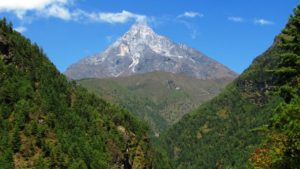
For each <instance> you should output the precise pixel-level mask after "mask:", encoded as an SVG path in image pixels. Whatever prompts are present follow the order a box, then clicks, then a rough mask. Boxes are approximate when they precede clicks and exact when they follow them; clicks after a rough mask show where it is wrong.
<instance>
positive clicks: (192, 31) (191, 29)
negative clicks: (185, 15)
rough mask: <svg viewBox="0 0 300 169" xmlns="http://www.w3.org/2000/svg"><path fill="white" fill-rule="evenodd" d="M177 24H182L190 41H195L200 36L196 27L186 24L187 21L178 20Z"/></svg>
mask: <svg viewBox="0 0 300 169" xmlns="http://www.w3.org/2000/svg"><path fill="white" fill-rule="evenodd" d="M178 22H179V23H181V24H183V25H184V26H185V27H186V28H187V30H188V31H189V35H190V37H191V39H197V37H198V36H199V35H200V32H199V30H198V27H197V26H196V25H194V24H192V23H190V22H187V21H183V20H179V21H178Z"/></svg>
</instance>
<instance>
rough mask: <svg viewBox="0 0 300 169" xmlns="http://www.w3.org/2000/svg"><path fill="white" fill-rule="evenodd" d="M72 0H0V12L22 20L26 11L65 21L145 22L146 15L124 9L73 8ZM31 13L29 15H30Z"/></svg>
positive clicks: (38, 15)
mask: <svg viewBox="0 0 300 169" xmlns="http://www.w3.org/2000/svg"><path fill="white" fill-rule="evenodd" d="M73 1H74V0H0V13H1V12H12V13H14V14H15V15H16V16H17V17H18V18H19V19H20V20H23V19H24V18H25V17H24V16H26V15H27V14H28V12H32V13H33V15H34V17H37V18H41V17H47V18H49V17H54V18H58V19H62V20H66V21H70V20H71V21H79V22H87V21H92V22H106V23H110V24H115V23H126V22H128V21H130V20H135V21H136V22H140V23H145V22H146V21H147V17H146V16H145V15H140V14H136V13H132V12H129V11H126V10H123V11H121V12H115V13H113V12H88V11H84V10H81V9H73V8H72V7H73V6H72V5H73ZM32 13H31V15H32Z"/></svg>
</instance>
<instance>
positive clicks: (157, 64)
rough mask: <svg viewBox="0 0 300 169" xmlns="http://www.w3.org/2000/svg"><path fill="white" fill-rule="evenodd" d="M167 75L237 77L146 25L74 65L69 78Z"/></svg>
mask: <svg viewBox="0 0 300 169" xmlns="http://www.w3.org/2000/svg"><path fill="white" fill-rule="evenodd" d="M153 71H164V72H171V73H179V74H185V75H188V76H193V77H196V78H200V79H207V78H221V77H235V76H236V74H235V73H234V72H232V71H231V70H229V69H228V68H226V67H225V66H223V65H221V64H219V63H217V62H216V61H214V60H212V59H210V58H209V57H206V56H205V55H203V54H202V53H200V52H199V51H197V50H195V49H193V48H189V47H188V46H186V45H183V44H176V43H174V42H172V41H171V40H169V39H168V38H166V37H164V36H161V35H158V34H157V33H155V32H154V31H153V30H152V29H151V28H150V27H149V26H148V25H146V24H139V23H137V24H134V25H133V26H132V27H131V28H130V29H129V31H128V32H126V33H125V34H124V35H123V36H122V37H120V38H119V39H118V40H117V41H116V42H115V43H113V44H112V45H111V46H109V47H108V48H107V49H106V50H105V51H104V52H101V53H98V54H96V55H93V56H90V57H86V58H84V59H82V60H81V61H79V62H78V63H77V64H74V65H71V66H70V67H69V68H68V69H67V71H66V73H65V74H66V75H67V76H68V77H69V78H72V79H82V78H105V77H117V76H130V75H133V74H140V73H147V72H153Z"/></svg>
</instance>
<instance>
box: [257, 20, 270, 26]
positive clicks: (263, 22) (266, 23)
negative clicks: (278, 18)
mask: <svg viewBox="0 0 300 169" xmlns="http://www.w3.org/2000/svg"><path fill="white" fill-rule="evenodd" d="M254 24H258V25H262V26H264V25H273V24H274V22H272V21H269V20H266V19H254Z"/></svg>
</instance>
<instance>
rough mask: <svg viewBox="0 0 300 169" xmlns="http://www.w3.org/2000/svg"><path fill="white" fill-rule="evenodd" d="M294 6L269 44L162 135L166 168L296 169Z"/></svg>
mask: <svg viewBox="0 0 300 169" xmlns="http://www.w3.org/2000/svg"><path fill="white" fill-rule="evenodd" d="M299 29H300V8H299V7H297V8H296V9H295V12H294V14H293V15H292V16H291V17H290V19H289V21H288V24H287V25H286V28H285V29H284V30H283V31H282V33H281V34H280V35H279V36H278V37H277V38H276V39H275V42H274V44H273V45H272V46H271V47H270V48H269V49H268V50H267V51H266V52H265V53H263V54H262V55H261V56H259V57H257V58H256V59H255V60H254V61H253V63H252V64H251V65H250V67H249V68H248V69H247V70H245V71H244V72H243V73H242V74H241V75H240V76H239V77H238V78H237V79H236V80H235V81H234V82H233V83H231V84H230V85H228V86H227V87H226V89H225V90H224V91H223V92H222V93H221V94H220V95H218V96H217V97H215V98H214V99H213V100H211V101H210V102H207V103H205V104H203V105H201V106H200V107H199V108H198V109H197V110H195V111H193V112H191V113H189V114H187V115H186V116H184V117H183V118H182V119H181V120H180V121H179V122H178V123H177V124H175V125H174V126H172V127H171V128H170V129H169V130H168V131H167V132H166V133H165V134H164V135H163V136H162V146H164V147H165V149H166V151H167V155H168V156H169V157H170V159H171V160H170V161H171V165H172V167H171V168H188V169H199V168H239V169H240V168H257V169H269V168H288V169H292V168H293V169H294V168H299V167H300V165H299V161H300V159H299V150H300V148H299V147H300V146H299V145H300V143H299V135H300V132H299V128H300V121H299V119H300V118H299V115H300V113H299V111H300V109H299V108H300V107H299V105H300V104H299V103H300V102H299V95H300V90H299V82H300V78H299V70H300V69H299V68H300V65H299V64H300V57H299V49H300V46H299V45H300V43H299V40H300V30H299Z"/></svg>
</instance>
